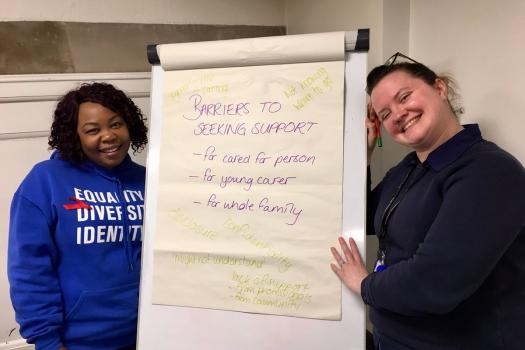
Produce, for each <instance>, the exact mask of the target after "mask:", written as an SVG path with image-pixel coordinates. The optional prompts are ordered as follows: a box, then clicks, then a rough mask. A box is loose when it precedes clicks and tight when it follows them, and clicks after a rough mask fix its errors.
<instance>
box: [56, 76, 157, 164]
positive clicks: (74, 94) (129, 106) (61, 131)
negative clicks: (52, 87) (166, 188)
mask: <svg viewBox="0 0 525 350" xmlns="http://www.w3.org/2000/svg"><path fill="white" fill-rule="evenodd" d="M83 102H93V103H98V104H101V105H102V106H104V107H106V108H109V109H111V110H112V111H113V112H115V113H118V114H119V115H120V116H121V117H122V118H123V119H124V121H125V122H126V125H127V127H128V131H129V137H130V141H131V148H132V149H133V153H136V152H140V151H142V150H143V149H144V147H145V146H146V144H147V143H148V134H147V133H148V128H147V127H146V124H145V121H146V118H145V117H144V116H143V115H142V112H141V111H140V109H139V108H138V107H137V106H136V105H135V103H134V102H133V101H132V100H131V99H130V98H129V97H128V96H126V94H125V93H124V92H123V91H121V90H119V89H117V88H115V87H114V86H113V85H111V84H106V83H84V84H82V85H81V86H80V87H79V88H78V89H75V90H71V91H69V92H68V93H67V94H65V95H64V96H62V98H60V100H59V101H58V104H57V107H56V109H55V113H54V114H53V124H52V125H51V135H50V136H49V140H48V144H49V149H57V150H58V151H59V152H60V157H61V158H62V159H64V160H68V161H70V162H73V163H81V162H82V161H83V160H84V159H85V157H86V156H85V155H84V152H83V151H82V147H81V145H80V138H79V136H78V133H77V123H78V109H79V106H80V104H81V103H83Z"/></svg>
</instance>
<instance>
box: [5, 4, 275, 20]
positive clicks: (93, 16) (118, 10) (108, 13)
mask: <svg viewBox="0 0 525 350" xmlns="http://www.w3.org/2000/svg"><path fill="white" fill-rule="evenodd" d="M0 9H2V10H1V11H0V21H64V22H94V23H104V22H112V23H157V24H229V25H241V24H246V25H268V26H274V25H283V23H284V0H148V1H145V0H89V1H86V0H45V1H35V0H16V1H12V0H0Z"/></svg>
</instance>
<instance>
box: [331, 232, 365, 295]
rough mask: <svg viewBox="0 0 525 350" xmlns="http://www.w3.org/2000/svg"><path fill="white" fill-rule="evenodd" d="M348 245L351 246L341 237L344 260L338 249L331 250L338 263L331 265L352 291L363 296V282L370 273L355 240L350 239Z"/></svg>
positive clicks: (340, 242)
mask: <svg viewBox="0 0 525 350" xmlns="http://www.w3.org/2000/svg"><path fill="white" fill-rule="evenodd" d="M348 243H349V244H350V245H348V244H347V243H346V242H345V240H344V238H343V237H339V245H340V246H341V250H342V251H343V255H344V259H343V257H342V256H341V255H340V254H339V252H338V251H337V249H335V248H334V247H331V248H330V250H331V252H332V255H333V256H334V258H335V260H336V261H337V265H336V264H330V267H331V268H332V271H334V272H335V274H336V275H337V276H338V277H339V278H340V279H341V281H343V283H344V284H345V285H346V286H347V287H348V288H350V290H352V291H353V292H355V293H357V294H359V295H361V282H363V280H364V279H365V277H366V276H368V271H367V270H366V266H365V264H364V263H363V259H361V255H360V254H359V249H358V248H357V245H356V243H355V241H354V240H353V238H349V239H348Z"/></svg>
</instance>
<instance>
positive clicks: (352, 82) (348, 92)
mask: <svg viewBox="0 0 525 350" xmlns="http://www.w3.org/2000/svg"><path fill="white" fill-rule="evenodd" d="M345 46H346V50H345V51H346V54H345V92H344V96H345V107H344V115H345V117H344V118H345V119H344V167H343V169H344V178H343V194H342V198H343V220H342V221H343V222H342V227H343V232H342V234H343V236H344V237H350V236H351V237H353V238H354V239H355V240H356V242H357V244H358V246H359V248H360V249H361V251H362V252H365V221H366V220H365V184H366V141H365V135H366V131H365V126H364V121H363V116H364V113H365V111H366V96H365V81H366V58H367V54H366V51H367V50H368V30H359V31H355V32H346V33H345ZM311 49H312V50H315V48H311ZM148 51H149V59H150V62H151V63H153V64H154V65H153V67H152V88H151V121H150V137H149V139H150V143H149V151H148V161H147V167H148V170H147V184H146V213H145V235H144V238H143V254H142V278H141V291H140V305H139V325H138V348H139V349H160V350H162V349H197V350H200V349H203V350H204V349H210V348H212V347H213V348H217V349H224V350H226V349H227V350H237V349H239V350H241V349H242V350H244V349H253V350H276V349H304V350H317V349H335V350H339V349H341V350H343V349H356V350H358V349H364V348H365V308H364V305H363V303H362V301H361V299H360V298H359V297H358V296H355V295H352V294H351V293H350V292H349V291H348V290H347V289H346V288H345V287H344V286H343V287H342V290H341V293H342V319H341V320H340V321H328V320H318V319H310V318H300V317H289V316H275V315H264V314H253V313H244V312H233V311H223V310H212V309H204V308H191V307H182V306H166V305H155V304H152V287H153V286H152V275H153V242H154V235H155V229H156V222H155V213H156V210H157V208H156V195H157V191H158V177H159V174H158V169H159V164H160V134H161V125H160V122H159V121H160V120H161V116H162V106H163V96H164V94H163V91H162V89H163V79H164V75H165V71H164V70H163V68H162V67H161V66H160V65H158V64H159V63H160V61H159V59H158V56H157V55H156V52H155V48H154V47H150V48H149V50H148ZM333 244H334V245H335V244H336V241H335V240H334V242H333ZM326 249H327V251H328V249H329V247H326ZM326 268H327V269H329V266H326Z"/></svg>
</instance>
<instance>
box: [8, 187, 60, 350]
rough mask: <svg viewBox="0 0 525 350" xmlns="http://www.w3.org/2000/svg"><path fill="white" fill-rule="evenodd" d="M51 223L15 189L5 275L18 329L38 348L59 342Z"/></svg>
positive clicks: (54, 346)
mask: <svg viewBox="0 0 525 350" xmlns="http://www.w3.org/2000/svg"><path fill="white" fill-rule="evenodd" d="M51 227H52V224H51V223H50V222H49V221H48V219H47V218H46V216H45V215H44V213H43V211H42V210H41V209H40V208H39V207H38V206H37V205H35V204H34V203H33V202H31V201H30V200H28V199H27V198H25V197H23V196H22V195H20V194H19V193H16V194H15V196H14V198H13V201H12V203H11V217H10V226H9V246H8V277H9V283H10V294H11V301H12V303H13V307H14V309H15V313H16V321H17V322H18V323H19V324H20V333H21V334H22V336H23V337H24V338H26V339H27V341H28V342H29V343H34V344H36V348H37V349H42V350H48V349H49V350H57V349H58V348H59V347H60V346H61V345H62V343H61V339H60V334H59V333H60V328H61V326H62V318H63V316H62V301H61V289H60V285H59V282H58V279H57V275H56V270H55V265H56V262H57V259H58V252H57V249H56V246H55V244H54V242H53V238H52V235H51Z"/></svg>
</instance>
